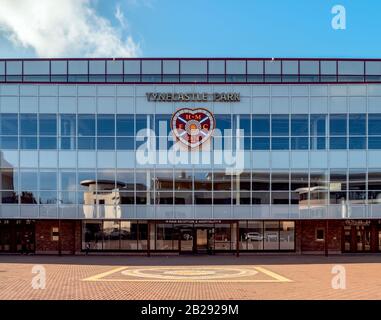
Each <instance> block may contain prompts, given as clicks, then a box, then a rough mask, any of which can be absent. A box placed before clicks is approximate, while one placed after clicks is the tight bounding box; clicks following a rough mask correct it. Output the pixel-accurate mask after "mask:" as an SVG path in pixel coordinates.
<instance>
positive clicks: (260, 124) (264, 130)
mask: <svg viewBox="0 0 381 320" xmlns="http://www.w3.org/2000/svg"><path fill="white" fill-rule="evenodd" d="M252 133H253V136H270V116H268V115H255V114H254V115H253V120H252Z"/></svg>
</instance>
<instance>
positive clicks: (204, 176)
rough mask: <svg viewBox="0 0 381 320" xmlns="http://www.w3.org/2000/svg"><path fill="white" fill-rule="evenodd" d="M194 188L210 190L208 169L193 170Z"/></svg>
mask: <svg viewBox="0 0 381 320" xmlns="http://www.w3.org/2000/svg"><path fill="white" fill-rule="evenodd" d="M194 190H195V191H209V190H212V173H211V172H208V171H195V172H194Z"/></svg>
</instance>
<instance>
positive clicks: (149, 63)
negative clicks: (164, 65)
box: [142, 60, 161, 74]
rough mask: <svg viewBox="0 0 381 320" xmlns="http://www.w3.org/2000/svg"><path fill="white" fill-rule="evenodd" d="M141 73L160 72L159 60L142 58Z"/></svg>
mask: <svg viewBox="0 0 381 320" xmlns="http://www.w3.org/2000/svg"><path fill="white" fill-rule="evenodd" d="M142 73H144V74H161V60H142Z"/></svg>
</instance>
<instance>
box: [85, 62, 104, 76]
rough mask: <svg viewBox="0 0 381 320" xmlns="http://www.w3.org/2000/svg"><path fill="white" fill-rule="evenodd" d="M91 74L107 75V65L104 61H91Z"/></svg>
mask: <svg viewBox="0 0 381 320" xmlns="http://www.w3.org/2000/svg"><path fill="white" fill-rule="evenodd" d="M89 69H90V70H89V73H90V74H105V73H106V64H105V61H104V60H90V61H89Z"/></svg>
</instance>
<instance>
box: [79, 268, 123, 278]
mask: <svg viewBox="0 0 381 320" xmlns="http://www.w3.org/2000/svg"><path fill="white" fill-rule="evenodd" d="M126 268H127V267H119V268H115V269H112V270H109V271H106V272H103V273H99V274H96V275H95V276H91V277H88V278H85V279H82V281H99V280H101V278H104V277H107V276H109V275H110V274H113V273H116V272H118V271H122V270H124V269H126Z"/></svg>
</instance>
